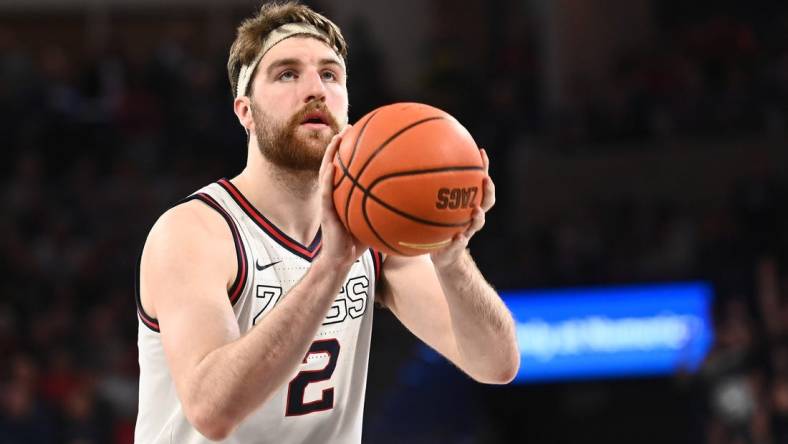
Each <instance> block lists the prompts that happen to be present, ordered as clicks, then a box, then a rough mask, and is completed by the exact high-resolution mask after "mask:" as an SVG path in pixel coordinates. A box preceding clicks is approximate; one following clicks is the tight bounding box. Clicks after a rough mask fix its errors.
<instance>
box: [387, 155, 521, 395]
mask: <svg viewBox="0 0 788 444" xmlns="http://www.w3.org/2000/svg"><path fill="white" fill-rule="evenodd" d="M483 158H484V163H485V168H487V165H488V160H487V156H486V154H484V153H483ZM484 194H485V195H484V198H483V201H482V205H481V208H476V209H475V210H474V215H473V222H472V223H471V226H470V227H469V228H468V230H466V231H465V232H464V233H461V234H458V235H457V236H456V237H455V238H454V240H453V242H452V243H451V244H450V245H449V246H448V247H446V248H444V249H443V250H441V251H439V252H437V253H433V254H432V255H429V256H427V255H425V256H419V257H396V256H390V257H387V258H386V261H385V265H384V267H383V283H382V286H381V290H382V291H381V297H380V299H381V302H382V303H383V304H384V305H386V306H387V307H389V309H391V311H392V312H393V313H394V314H395V315H396V316H397V317H398V318H399V319H400V321H401V322H402V323H403V324H404V325H405V326H406V327H407V328H408V329H409V330H410V331H411V332H413V333H414V334H415V335H416V336H417V337H419V338H420V339H421V340H423V341H424V342H426V343H427V344H428V345H430V346H431V347H433V348H434V349H435V350H437V351H438V352H439V353H441V354H442V355H444V356H445V357H446V358H448V359H449V360H450V361H452V362H453V363H454V364H455V365H457V366H458V367H459V368H460V369H462V370H463V371H465V372H466V373H467V374H468V375H469V376H471V377H472V378H474V379H475V380H477V381H479V382H486V383H493V384H502V383H507V382H509V381H511V380H512V379H513V378H514V377H515V375H516V374H517V371H518V369H519V366H520V355H519V350H518V347H517V341H516V338H515V327H514V320H513V319H512V316H511V313H509V310H508V309H507V308H506V306H505V305H504V304H503V302H502V301H501V299H500V297H499V296H498V294H497V293H496V292H495V290H494V289H493V288H492V287H491V286H490V285H489V284H488V283H487V282H486V281H485V279H484V277H483V276H482V274H481V272H479V269H478V268H477V267H476V264H475V263H474V262H473V259H471V256H470V254H468V252H467V251H466V246H467V244H468V240H469V239H470V237H471V236H473V234H474V233H475V232H476V231H478V230H479V229H481V227H482V226H483V225H484V213H485V212H486V211H487V210H489V209H490V208H491V207H492V205H493V204H494V200H495V189H494V186H493V183H492V181H491V180H490V178H489V176H487V177H486V179H485V193H484Z"/></svg>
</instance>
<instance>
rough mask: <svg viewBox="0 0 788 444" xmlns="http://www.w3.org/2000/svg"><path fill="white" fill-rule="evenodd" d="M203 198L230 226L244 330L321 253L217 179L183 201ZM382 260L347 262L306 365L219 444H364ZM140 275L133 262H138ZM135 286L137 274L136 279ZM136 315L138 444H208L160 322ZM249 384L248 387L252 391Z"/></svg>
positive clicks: (370, 254)
mask: <svg viewBox="0 0 788 444" xmlns="http://www.w3.org/2000/svg"><path fill="white" fill-rule="evenodd" d="M191 199H199V200H200V201H202V202H204V203H205V204H206V205H208V206H210V207H211V208H213V209H214V210H216V211H217V212H219V214H221V215H222V217H224V219H225V220H226V221H227V223H228V225H229V227H230V230H231V231H232V234H233V239H234V242H235V247H236V253H237V254H236V255H237V260H238V274H237V276H236V278H235V282H234V284H233V285H232V286H231V288H230V290H229V291H228V297H229V300H230V303H232V306H233V312H234V313H235V317H236V318H237V319H238V326H239V327H240V331H241V334H244V333H246V332H247V331H248V330H249V329H251V328H253V327H254V325H255V324H256V323H259V322H260V321H261V320H262V319H263V318H265V317H266V316H267V315H268V314H269V313H270V312H271V310H275V309H276V304H277V302H278V301H279V300H280V299H281V298H282V297H284V296H285V295H286V294H287V293H288V292H289V291H290V288H292V287H293V285H295V284H296V283H297V282H298V281H299V280H300V279H301V278H302V277H303V276H304V274H305V273H306V271H307V270H308V269H309V267H310V265H311V261H312V259H313V258H315V256H316V255H317V254H318V252H319V251H320V247H321V241H320V233H319V232H318V233H317V235H316V236H315V239H314V241H312V243H311V244H310V245H309V246H304V245H301V244H299V243H298V242H296V241H294V240H293V239H291V238H290V237H288V236H287V235H285V234H284V233H283V232H282V231H280V230H279V229H277V228H276V227H275V226H274V225H273V224H272V223H271V222H270V221H268V220H267V219H266V218H265V217H264V216H263V215H262V214H260V213H259V212H258V211H257V210H256V209H255V208H254V207H253V206H252V205H251V204H250V203H249V201H248V200H246V198H245V197H244V196H243V195H242V194H241V193H240V191H238V189H237V188H235V186H233V184H232V183H230V182H229V181H228V180H226V179H222V180H220V181H219V182H217V183H213V184H211V185H208V186H206V187H204V188H202V189H201V190H199V191H198V192H196V193H195V194H193V195H192V196H190V197H189V198H188V199H187V200H191ZM382 259H383V258H382V256H381V254H380V253H378V252H374V251H372V250H369V251H367V252H365V253H364V254H363V255H362V256H361V258H360V259H359V260H358V261H357V262H356V263H355V264H354V265H353V267H352V268H351V270H350V273H348V276H347V278H346V279H345V283H344V285H343V286H342V288H341V290H340V293H339V294H338V295H337V298H336V300H335V302H334V304H333V305H332V306H331V308H330V309H329V311H328V313H327V315H326V318H325V321H324V322H323V324H322V326H321V327H320V329H319V330H318V332H317V334H316V335H315V339H314V342H313V343H312V345H311V347H310V349H309V352H308V353H307V355H306V356H305V358H304V361H303V363H302V364H301V365H300V366H299V367H298V368H296V369H295V370H294V371H293V374H292V375H291V377H290V378H288V381H289V382H288V383H286V384H285V385H284V386H282V387H280V388H279V389H278V390H277V391H276V393H274V395H273V396H272V397H271V398H270V399H269V400H268V401H266V402H265V403H264V404H263V405H262V406H260V407H259V408H258V409H257V410H255V411H254V412H253V413H252V414H251V415H250V416H249V417H247V418H246V419H245V420H244V421H243V422H242V423H241V424H240V425H239V426H238V428H236V430H235V431H234V432H233V434H232V435H231V436H230V437H228V438H227V439H225V440H223V441H221V442H222V443H234V444H235V443H238V444H241V443H243V444H248V443H261V444H262V443H272V444H273V443H276V444H290V443H343V444H344V443H360V442H361V421H362V415H363V409H364V394H365V390H366V379H367V364H368V360H369V345H370V337H371V334H372V312H373V303H374V298H375V291H374V289H375V284H376V281H377V277H378V274H379V272H380V266H381V264H382ZM138 269H139V266H138ZM137 280H138V282H137V288H138V289H139V276H138V277H137ZM137 309H138V312H139V333H138V346H139V363H140V388H139V390H140V394H139V413H138V416H137V425H136V430H135V442H136V443H138V444H163V443H167V444H171V443H174V444H197V443H209V442H212V441H210V440H209V439H207V438H205V437H204V436H202V435H201V434H200V433H199V432H198V431H197V430H196V429H195V428H194V427H192V425H191V424H190V423H189V422H188V420H187V419H186V416H185V415H184V413H183V407H182V406H181V402H180V400H179V399H178V396H177V393H176V391H175V386H174V383H173V380H172V376H171V375H170V369H169V367H168V366H167V361H166V359H165V355H164V349H163V347H162V342H161V336H160V334H159V326H158V322H157V321H156V319H154V318H151V317H150V316H149V315H147V314H146V313H145V312H144V310H143V309H142V306H141V305H140V295H139V290H138V291H137ZM254 389H255V388H254V386H250V387H249V390H254Z"/></svg>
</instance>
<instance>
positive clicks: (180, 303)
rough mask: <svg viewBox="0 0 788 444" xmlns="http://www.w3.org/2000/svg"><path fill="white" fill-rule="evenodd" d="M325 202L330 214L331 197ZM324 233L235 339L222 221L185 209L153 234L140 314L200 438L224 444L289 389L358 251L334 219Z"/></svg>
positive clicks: (229, 246)
mask: <svg viewBox="0 0 788 444" xmlns="http://www.w3.org/2000/svg"><path fill="white" fill-rule="evenodd" d="M333 146H334V149H335V147H336V144H334V145H333ZM327 151H331V149H329V150H327ZM327 154H329V153H327ZM331 155H333V153H331ZM325 163H326V162H324V165H325ZM328 163H329V164H330V162H328ZM325 169H330V168H329V167H326V168H325ZM323 177H325V178H326V179H325V180H323V182H325V183H328V184H330V182H331V178H332V177H333V170H331V171H329V172H328V173H326V174H323V172H322V170H321V178H323ZM323 198H324V203H323V205H324V206H325V205H326V203H325V199H328V205H331V200H330V199H331V196H330V190H329V191H327V192H324V193H323ZM330 208H332V211H333V206H332V207H330ZM324 213H325V212H324ZM332 218H333V219H332ZM322 227H323V247H322V251H321V254H320V256H319V257H318V258H317V259H316V260H315V261H314V262H313V265H312V267H311V268H310V270H309V271H308V272H307V273H306V275H305V276H304V277H303V279H302V280H301V281H300V282H299V283H298V284H296V285H295V286H294V287H293V288H292V289H291V291H290V292H288V293H287V295H286V296H285V297H284V298H283V299H282V300H281V301H280V302H279V303H278V304H277V305H276V307H275V308H274V309H273V310H272V311H271V313H270V314H269V315H267V316H266V317H265V318H264V319H263V320H262V321H261V322H260V323H258V324H257V325H256V326H255V327H254V328H252V329H251V330H250V331H249V332H247V333H246V334H245V335H243V336H241V335H240V332H239V329H238V324H237V321H236V319H235V316H234V315H233V312H232V307H231V305H230V302H229V300H228V297H227V287H228V283H229V282H230V281H231V280H232V279H233V278H234V276H235V274H236V270H237V268H236V267H237V265H236V256H235V251H234V246H233V241H232V235H231V232H230V230H229V228H228V226H227V224H226V223H225V221H224V220H223V219H222V218H221V216H219V215H218V213H215V212H214V211H213V210H211V209H209V208H207V206H205V205H203V204H201V203H200V202H196V201H191V202H188V203H186V204H183V205H180V206H178V207H176V208H174V209H172V210H170V211H169V212H168V213H166V214H165V215H164V216H163V217H162V218H161V219H160V220H159V221H158V222H157V223H156V225H155V226H154V228H153V229H152V230H151V233H150V236H149V237H148V241H147V243H146V246H145V250H144V252H143V257H142V263H141V277H140V279H141V281H140V285H141V290H142V292H143V293H142V294H143V296H145V297H146V299H143V301H142V302H143V307H144V308H145V309H146V310H147V311H148V312H149V314H150V315H152V316H155V317H157V318H158V320H159V326H160V331H161V336H162V342H163V345H164V351H165V354H166V357H167V362H168V365H169V367H170V371H171V374H172V378H173V380H174V382H175V388H176V390H177V393H178V396H179V399H180V400H181V404H182V405H183V409H184V413H185V415H186V417H187V418H188V420H189V421H190V422H191V423H192V425H193V426H194V427H195V428H196V429H197V430H199V431H200V433H202V434H203V435H205V436H206V437H208V438H210V439H214V440H221V439H223V438H225V437H226V436H227V435H229V434H230V433H231V432H232V430H233V429H234V428H235V426H237V425H238V424H239V423H240V422H241V421H242V420H243V419H244V418H245V417H246V416H247V415H248V414H249V413H251V412H252V411H253V410H254V409H256V408H257V407H259V406H260V405H261V404H262V403H264V402H265V401H266V400H267V399H268V398H269V397H270V395H271V394H273V393H274V391H276V390H277V389H278V388H279V387H281V386H282V385H283V384H284V383H286V382H287V379H288V378H289V377H290V376H291V375H292V372H293V371H294V369H295V368H296V367H297V366H298V365H299V363H300V362H301V360H302V359H303V358H304V355H305V354H306V352H307V350H308V348H309V345H310V344H311V342H312V341H313V339H314V336H315V333H316V332H317V329H318V328H319V326H320V324H321V323H322V321H323V319H324V318H325V315H326V312H327V311H328V309H329V307H330V306H331V303H332V302H333V301H334V299H335V298H336V295H337V294H338V292H339V289H340V286H341V285H342V283H343V280H344V278H345V276H346V275H347V271H348V270H349V269H350V267H351V266H352V264H353V262H354V261H355V259H356V258H357V256H359V255H360V253H361V252H363V251H364V250H365V248H363V247H362V246H360V245H357V243H356V242H355V241H354V240H353V239H352V238H351V237H350V236H349V235H347V234H346V233H345V232H344V230H342V229H341V225H340V224H339V221H338V220H337V219H336V214H335V213H331V214H329V215H328V216H326V215H324V216H323V219H322ZM283 414H284V412H283Z"/></svg>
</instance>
